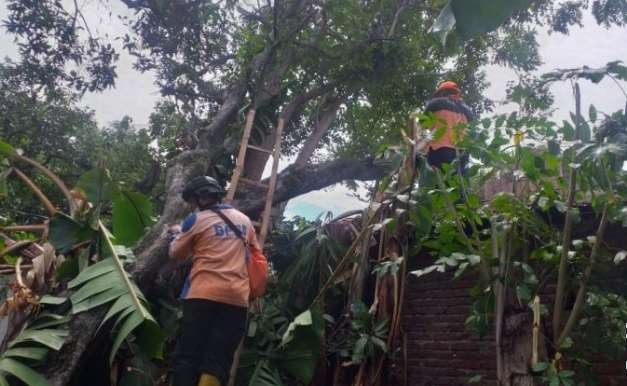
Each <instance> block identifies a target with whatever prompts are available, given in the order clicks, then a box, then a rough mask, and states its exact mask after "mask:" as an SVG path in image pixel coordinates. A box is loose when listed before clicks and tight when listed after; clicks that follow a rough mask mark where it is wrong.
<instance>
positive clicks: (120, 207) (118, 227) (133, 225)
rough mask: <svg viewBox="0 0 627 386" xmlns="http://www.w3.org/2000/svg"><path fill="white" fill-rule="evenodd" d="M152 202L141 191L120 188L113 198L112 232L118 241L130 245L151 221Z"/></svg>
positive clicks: (139, 236) (138, 237)
mask: <svg viewBox="0 0 627 386" xmlns="http://www.w3.org/2000/svg"><path fill="white" fill-rule="evenodd" d="M152 215H153V212H152V203H151V202H150V199H148V197H146V196H144V195H143V194H141V193H136V192H129V191H125V190H122V191H120V192H119V193H118V194H116V195H115V198H114V200H113V234H114V235H115V239H116V241H117V242H118V243H120V244H122V245H125V246H127V247H130V246H132V245H134V244H135V243H136V242H137V240H139V239H140V238H141V237H142V235H143V234H144V231H145V229H146V227H148V226H150V225H151V224H152V223H153V221H152Z"/></svg>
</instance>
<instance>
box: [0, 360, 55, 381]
mask: <svg viewBox="0 0 627 386" xmlns="http://www.w3.org/2000/svg"><path fill="white" fill-rule="evenodd" d="M0 371H4V372H6V373H9V374H12V375H14V376H15V377H16V378H18V379H19V380H21V381H22V382H24V383H25V384H27V385H28V386H46V385H49V383H48V380H47V379H46V378H44V376H43V375H41V374H39V373H38V372H36V371H35V370H33V369H31V368H30V367H28V366H26V365H23V364H22V363H20V362H18V361H16V360H14V359H11V358H2V359H0Z"/></svg>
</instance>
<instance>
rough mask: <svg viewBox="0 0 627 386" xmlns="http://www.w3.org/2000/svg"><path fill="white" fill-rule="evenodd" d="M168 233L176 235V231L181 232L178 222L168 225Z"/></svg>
mask: <svg viewBox="0 0 627 386" xmlns="http://www.w3.org/2000/svg"><path fill="white" fill-rule="evenodd" d="M168 233H169V234H171V235H176V234H178V233H181V226H180V225H178V224H176V225H170V227H169V228H168Z"/></svg>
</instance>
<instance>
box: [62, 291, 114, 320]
mask: <svg viewBox="0 0 627 386" xmlns="http://www.w3.org/2000/svg"><path fill="white" fill-rule="evenodd" d="M81 289H82V288H81ZM124 293H126V289H125V288H120V287H116V288H109V289H107V290H106V291H103V292H100V293H98V294H97V295H94V296H90V297H88V298H86V299H84V300H82V301H72V313H73V314H74V315H76V314H79V313H81V312H84V311H89V310H91V309H92V308H95V307H98V306H101V305H103V304H106V303H109V302H110V301H112V300H114V299H118V298H119V297H120V295H122V294H124Z"/></svg>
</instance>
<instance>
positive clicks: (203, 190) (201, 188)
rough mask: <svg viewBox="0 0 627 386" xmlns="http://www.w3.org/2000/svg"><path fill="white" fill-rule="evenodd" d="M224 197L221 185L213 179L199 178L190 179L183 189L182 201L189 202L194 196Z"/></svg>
mask: <svg viewBox="0 0 627 386" xmlns="http://www.w3.org/2000/svg"><path fill="white" fill-rule="evenodd" d="M208 195H217V196H222V195H224V189H223V188H222V185H220V183H219V182H218V180H216V179H215V178H213V177H209V176H200V177H195V178H192V180H191V181H189V182H188V183H187V185H185V189H183V200H185V201H189V200H191V199H192V198H193V197H195V196H208Z"/></svg>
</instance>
